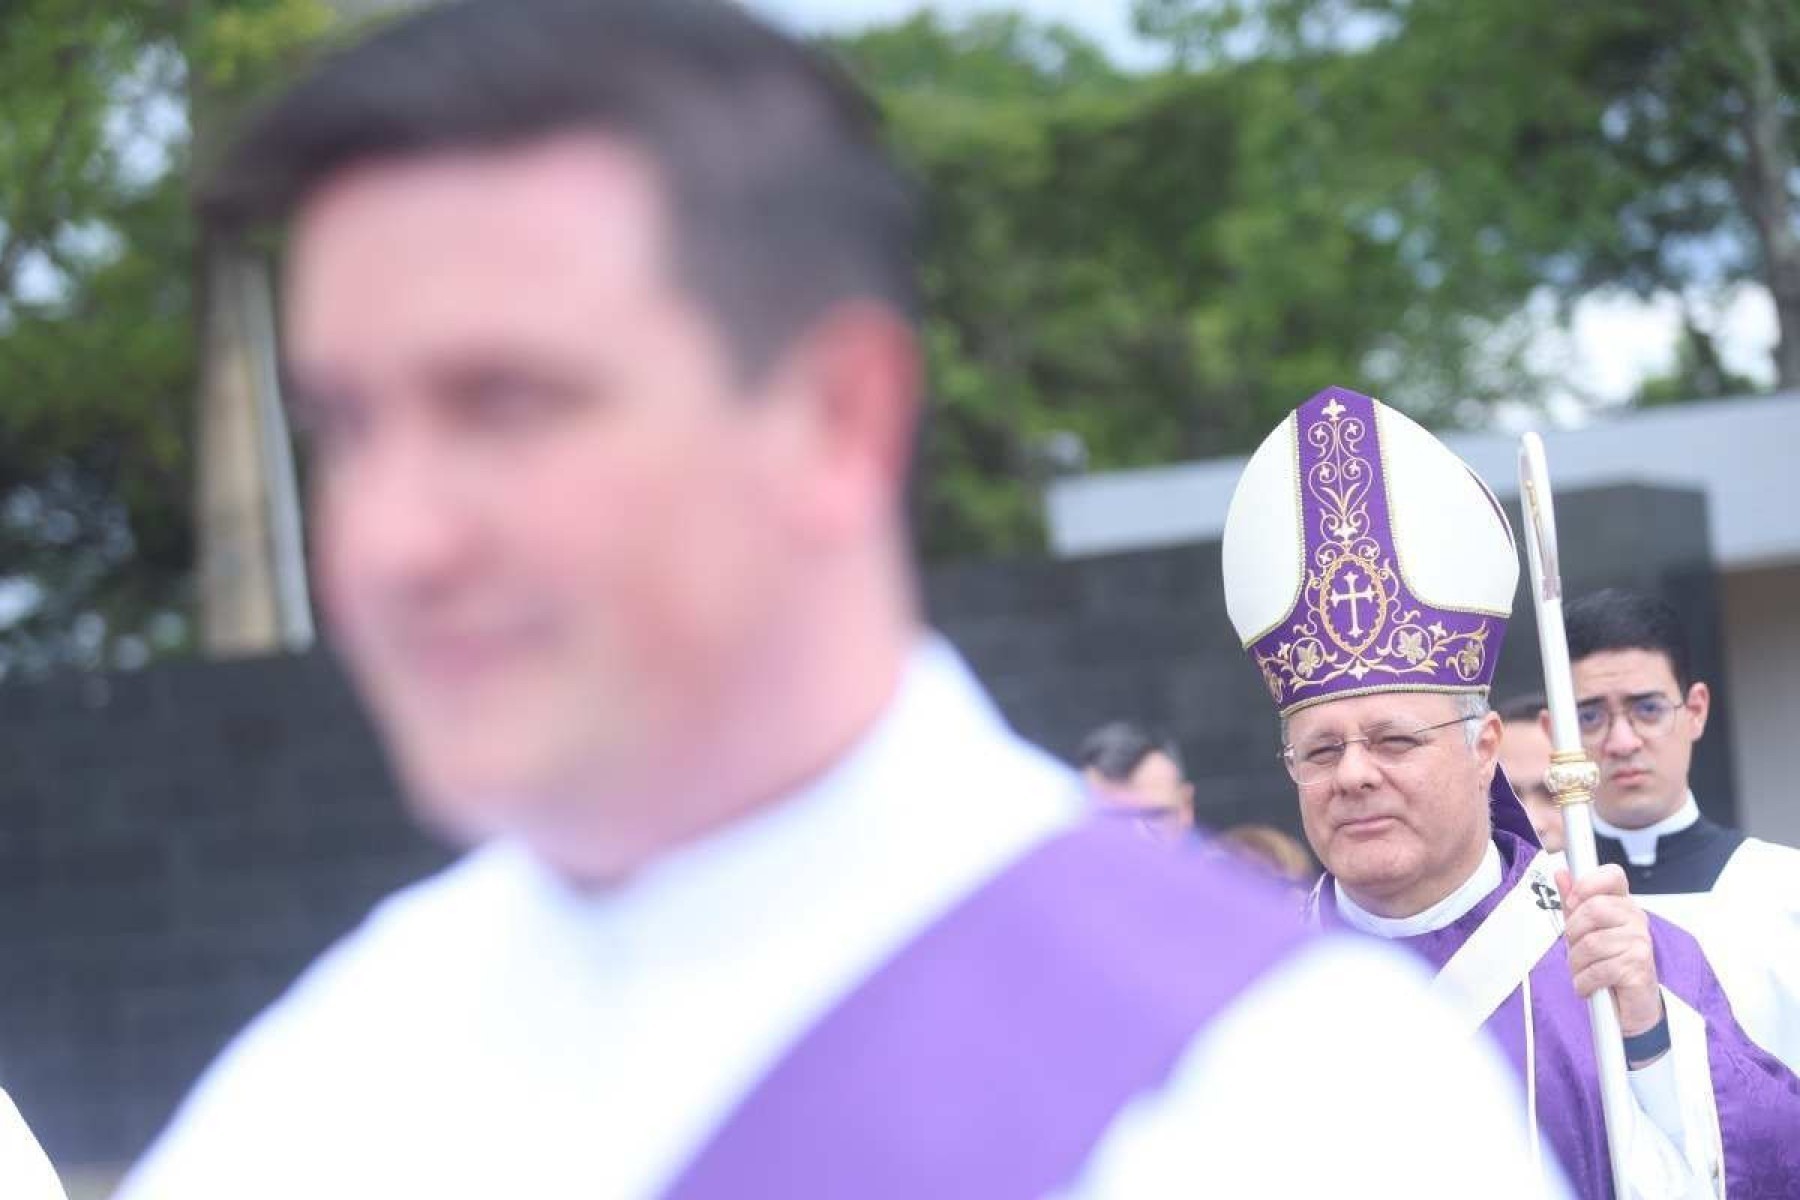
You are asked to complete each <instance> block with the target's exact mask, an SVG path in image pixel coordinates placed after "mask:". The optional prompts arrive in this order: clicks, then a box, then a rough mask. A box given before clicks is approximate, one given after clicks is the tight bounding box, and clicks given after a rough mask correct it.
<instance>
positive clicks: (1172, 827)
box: [1087, 750, 1194, 833]
mask: <svg viewBox="0 0 1800 1200" xmlns="http://www.w3.org/2000/svg"><path fill="white" fill-rule="evenodd" d="M1087 774H1088V782H1089V784H1090V785H1091V786H1092V788H1093V790H1094V791H1095V793H1096V794H1098V795H1099V797H1100V798H1101V799H1102V800H1103V801H1105V802H1106V803H1108V804H1114V805H1117V806H1119V807H1120V808H1125V809H1129V810H1131V812H1132V813H1133V814H1135V815H1137V816H1139V817H1141V818H1142V819H1143V820H1145V821H1146V822H1149V823H1151V824H1153V825H1154V826H1155V827H1156V828H1158V829H1161V830H1166V831H1168V832H1170V833H1178V832H1181V831H1184V830H1188V829H1191V828H1193V825H1194V785H1193V784H1191V783H1189V782H1188V781H1187V778H1186V777H1185V776H1183V775H1182V773H1181V768H1180V767H1179V766H1177V765H1176V763H1175V760H1174V759H1172V758H1170V757H1169V756H1168V755H1167V754H1164V753H1163V752H1162V751H1160V750H1153V751H1151V752H1150V753H1149V754H1147V755H1145V756H1144V761H1143V762H1141V763H1139V764H1138V765H1137V769H1136V770H1134V771H1132V773H1131V776H1130V778H1128V779H1126V780H1125V781H1124V782H1122V783H1121V782H1118V781H1115V780H1110V779H1106V778H1103V777H1102V776H1100V775H1099V774H1098V773H1096V772H1094V771H1093V770H1091V769H1090V770H1089V771H1088V773H1087Z"/></svg>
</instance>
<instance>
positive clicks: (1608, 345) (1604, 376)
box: [746, 0, 1776, 422]
mask: <svg viewBox="0 0 1800 1200" xmlns="http://www.w3.org/2000/svg"><path fill="white" fill-rule="evenodd" d="M746 3H747V4H748V6H749V7H750V8H752V9H755V10H757V11H759V12H761V13H763V14H765V15H766V16H768V17H769V18H771V19H773V20H775V21H777V22H779V23H781V24H784V25H786V26H787V27H788V28H790V29H793V30H795V31H797V32H802V33H814V32H822V31H833V32H848V31H852V30H855V29H858V28H862V27H866V26H868V25H873V24H884V23H887V22H891V21H896V20H899V19H901V18H904V17H906V16H909V15H911V14H912V13H914V12H917V11H919V9H921V8H923V7H931V8H934V9H936V10H937V11H938V12H939V13H941V14H942V15H944V16H945V17H947V18H950V19H952V20H955V19H957V18H962V17H967V16H970V15H973V14H975V13H980V12H986V11H993V10H1011V11H1014V12H1024V13H1027V14H1029V15H1031V16H1033V17H1037V18H1039V19H1042V20H1054V21H1061V22H1063V23H1064V24H1067V25H1069V26H1072V27H1073V28H1075V29H1078V30H1080V31H1081V32H1083V33H1085V34H1086V35H1087V36H1088V37H1090V38H1092V39H1093V40H1094V41H1095V42H1097V43H1098V44H1099V45H1101V46H1102V47H1104V48H1105V49H1106V50H1107V51H1108V52H1109V53H1110V54H1111V55H1112V56H1113V58H1114V59H1115V60H1116V61H1118V62H1121V63H1125V64H1127V65H1136V64H1144V63H1148V62H1150V61H1152V59H1153V57H1154V54H1153V50H1152V48H1151V47H1149V46H1147V45H1146V44H1145V43H1143V42H1142V41H1141V40H1139V39H1138V38H1136V37H1135V36H1134V35H1133V34H1132V32H1131V5H1130V3H1129V0H1008V2H996V0H935V2H934V3H931V4H930V5H923V4H921V3H919V0H746ZM1707 318H1708V321H1709V327H1710V328H1711V330H1712V332H1713V333H1714V335H1715V337H1717V339H1718V341H1719V345H1720V350H1721V353H1722V354H1723V356H1724V359H1725V363H1726V365H1727V366H1729V367H1731V368H1732V369H1733V370H1736V371H1738V372H1740V373H1742V374H1745V375H1748V376H1750V377H1751V378H1753V379H1755V380H1757V381H1758V382H1760V383H1765V384H1766V383H1767V382H1769V381H1770V379H1771V378H1772V377H1773V367H1772V364H1771V362H1770V358H1769V352H1770V349H1771V348H1772V347H1773V346H1774V344H1775V329H1776V327H1775V307H1774V304H1773V303H1772V302H1771V301H1770V298H1769V294H1768V292H1767V291H1766V290H1765V289H1763V288H1761V287H1754V286H1753V287H1745V288H1740V289H1738V290H1737V291H1736V292H1735V293H1734V294H1733V295H1732V296H1730V297H1728V298H1727V299H1726V302H1725V303H1723V304H1721V305H1718V306H1716V311H1708V312H1707ZM1680 329H1681V305H1680V302H1679V300H1678V299H1677V298H1676V297H1675V296H1673V295H1666V296H1658V297H1653V298H1652V299H1650V300H1649V301H1643V300H1639V299H1637V298H1635V297H1631V296H1625V295H1619V296H1604V297H1594V298H1590V299H1588V300H1585V301H1583V302H1582V303H1581V304H1580V305H1578V306H1577V307H1576V309H1575V312H1574V319H1573V322H1572V325H1571V328H1570V329H1569V330H1568V331H1567V332H1558V333H1552V334H1548V335H1546V336H1544V337H1541V338H1539V339H1538V341H1537V343H1536V344H1535V345H1534V346H1533V348H1532V356H1533V359H1534V360H1535V363H1536V365H1538V366H1539V367H1541V368H1545V369H1548V370H1551V371H1553V372H1555V373H1556V374H1557V376H1558V377H1559V378H1562V379H1565V380H1567V381H1568V383H1569V386H1568V387H1567V389H1566V390H1564V391H1563V392H1562V393H1561V394H1560V395H1557V396H1553V397H1552V405H1551V413H1552V415H1553V416H1555V417H1557V418H1558V419H1560V420H1564V421H1569V422H1574V421H1578V420H1580V419H1581V418H1582V416H1583V415H1584V414H1585V412H1586V410H1585V408H1584V406H1583V405H1582V404H1581V403H1580V398H1582V397H1591V398H1597V399H1601V400H1606V401H1620V400H1623V399H1625V398H1626V397H1628V396H1630V395H1631V393H1632V392H1634V391H1635V390H1636V388H1637V386H1638V384H1639V383H1641V382H1642V381H1643V380H1644V379H1646V378H1649V377H1651V376H1654V375H1657V374H1660V373H1662V372H1664V371H1666V370H1667V369H1668V368H1669V367H1670V365H1671V364H1672V362H1673V360H1674V352H1675V345H1676V340H1677V337H1678V335H1679V332H1680Z"/></svg>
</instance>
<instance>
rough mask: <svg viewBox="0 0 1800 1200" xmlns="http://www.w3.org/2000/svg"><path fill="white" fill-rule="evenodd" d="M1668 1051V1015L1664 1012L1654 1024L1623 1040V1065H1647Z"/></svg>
mask: <svg viewBox="0 0 1800 1200" xmlns="http://www.w3.org/2000/svg"><path fill="white" fill-rule="evenodd" d="M1668 1050H1669V1014H1668V1013H1667V1012H1664V1013H1663V1015H1662V1016H1660V1017H1658V1018H1657V1019H1656V1024H1654V1025H1652V1026H1651V1027H1650V1028H1648V1029H1646V1030H1644V1032H1642V1033H1639V1034H1633V1035H1632V1036H1631V1037H1628V1038H1626V1039H1625V1063H1626V1065H1627V1066H1630V1065H1632V1064H1634V1063H1648V1062H1650V1061H1651V1060H1652V1059H1656V1058H1660V1057H1661V1056H1662V1055H1664V1054H1666V1053H1668Z"/></svg>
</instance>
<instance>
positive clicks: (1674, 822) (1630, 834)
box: [1594, 790, 1700, 867]
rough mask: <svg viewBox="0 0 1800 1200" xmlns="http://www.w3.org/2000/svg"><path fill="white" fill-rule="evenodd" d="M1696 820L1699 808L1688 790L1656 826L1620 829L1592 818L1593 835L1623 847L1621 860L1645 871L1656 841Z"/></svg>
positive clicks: (1597, 817)
mask: <svg viewBox="0 0 1800 1200" xmlns="http://www.w3.org/2000/svg"><path fill="white" fill-rule="evenodd" d="M1699 819H1700V806H1699V805H1698V804H1696V803H1695V802H1694V793H1693V792H1692V791H1691V790H1690V791H1689V792H1688V794H1687V799H1686V800H1684V801H1682V804H1681V807H1680V808H1678V809H1676V810H1675V811H1674V812H1672V813H1670V814H1669V815H1668V816H1666V817H1664V818H1663V819H1662V820H1660V821H1658V822H1656V824H1654V825H1646V826H1644V827H1643V828H1642V829H1621V828H1619V826H1617V825H1614V824H1613V823H1612V822H1610V821H1603V820H1601V819H1600V814H1599V813H1598V812H1596V813H1595V814H1594V832H1595V833H1598V834H1601V835H1603V836H1605V837H1609V838H1616V839H1617V840H1618V841H1619V842H1620V843H1622V844H1623V845H1624V847H1625V857H1626V858H1627V859H1628V860H1630V862H1631V865H1632V866H1634V867H1647V866H1649V865H1650V864H1652V863H1654V862H1655V861H1656V842H1657V839H1658V838H1662V837H1666V836H1667V835H1669V834H1671V833H1680V832H1681V831H1682V830H1684V829H1686V828H1687V827H1688V826H1690V825H1692V824H1693V823H1694V822H1695V821H1698V820H1699Z"/></svg>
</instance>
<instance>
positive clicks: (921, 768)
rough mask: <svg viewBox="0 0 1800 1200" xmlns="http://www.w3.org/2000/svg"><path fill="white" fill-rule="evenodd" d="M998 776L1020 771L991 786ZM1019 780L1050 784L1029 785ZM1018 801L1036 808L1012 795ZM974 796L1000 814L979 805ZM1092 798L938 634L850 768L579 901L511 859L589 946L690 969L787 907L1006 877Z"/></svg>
mask: <svg viewBox="0 0 1800 1200" xmlns="http://www.w3.org/2000/svg"><path fill="white" fill-rule="evenodd" d="M1009 746H1010V751H1009V749H1007V748H1006V747H1009ZM996 756H998V758H997V759H996ZM996 762H998V763H999V764H1000V765H1001V767H1002V768H1012V773H1010V774H1007V773H1006V772H1005V771H1004V770H1003V771H1002V777H1001V778H998V779H990V778H989V776H991V775H992V774H993V773H994V767H995V764H996ZM1020 772H1023V773H1024V775H1025V776H1026V778H1028V779H1030V780H1032V781H1033V782H1034V783H1035V782H1036V781H1038V780H1042V781H1044V783H1045V785H1046V786H1042V787H1035V786H1024V785H1022V784H1021V782H1020V774H1019V773H1020ZM1013 790H1020V791H1024V792H1026V793H1028V794H1027V795H1020V796H1016V797H1015V796H1009V795H1007V794H1006V793H1007V792H1009V791H1013ZM992 793H1000V794H999V795H997V796H996V795H993V794H992ZM971 795H985V798H986V799H987V800H989V801H990V802H989V803H973V804H972V803H970V798H971ZM1080 798H1081V792H1080V788H1079V784H1078V782H1077V781H1076V780H1075V779H1074V778H1073V776H1072V775H1071V774H1070V773H1069V772H1068V769H1067V768H1066V767H1064V766H1062V765H1061V764H1060V763H1057V762H1055V761H1054V760H1053V759H1051V758H1049V756H1048V755H1045V754H1043V753H1042V752H1040V751H1038V750H1036V748H1035V747H1030V746H1028V745H1026V744H1024V743H1022V742H1019V741H1017V740H1016V739H1015V738H1014V737H1013V735H1012V733H1011V731H1010V730H1009V729H1008V728H1007V726H1006V724H1005V719H1004V718H1003V717H1002V716H1001V714H1000V712H999V710H998V709H997V708H995V706H994V704H993V702H992V701H991V700H990V699H989V698H988V696H987V695H986V693H985V692H984V691H983V690H982V688H981V685H980V684H979V683H978V682H977V681H976V679H975V677H974V675H973V674H972V673H971V672H970V670H969V668H968V666H967V665H966V664H965V663H964V662H963V660H962V658H961V656H960V655H959V654H958V653H957V652H956V650H955V649H954V648H953V647H952V646H951V645H950V644H949V643H948V642H947V641H945V640H944V639H943V638H942V637H940V636H937V635H935V634H928V635H926V636H924V637H922V638H921V639H920V641H919V643H918V644H917V645H916V646H915V648H914V650H913V651H912V653H911V655H910V657H909V659H908V662H907V665H906V668H905V671H904V672H903V674H902V677H901V679H900V682H899V686H898V687H897V688H896V690H895V693H894V696H893V698H892V699H891V700H890V702H889V704H888V706H887V708H886V709H885V711H884V712H883V713H882V714H881V715H880V717H879V718H878V719H877V720H876V721H875V723H874V724H873V725H872V726H871V727H870V728H869V729H868V730H867V731H865V732H864V734H863V735H862V737H861V738H860V739H859V740H858V741H857V742H856V743H855V744H854V745H853V746H852V747H851V748H850V749H849V750H848V752H846V753H845V754H844V755H843V756H842V757H840V758H839V759H838V760H837V762H836V763H834V764H832V765H831V766H830V767H829V768H827V769H826V770H825V771H824V772H823V773H821V774H820V775H819V776H818V777H816V778H815V779H814V780H812V781H811V782H810V783H808V784H805V785H803V786H802V787H800V788H799V789H797V790H796V791H795V792H793V793H792V794H790V795H788V796H786V797H784V798H783V799H781V800H780V801H778V802H776V803H773V804H770V805H766V806H764V807H762V808H761V809H760V810H759V811H757V812H755V813H753V814H751V815H749V816H747V817H744V818H742V819H740V820H737V821H734V822H732V823H731V824H730V825H727V826H725V827H724V828H722V829H719V830H717V831H715V832H713V833H711V834H709V835H707V836H705V837H702V838H701V839H699V840H697V841H695V842H692V843H689V844H687V845H684V846H681V847H678V848H676V849H674V850H672V851H671V852H669V853H668V854H666V855H664V856H662V857H660V858H658V859H657V860H656V861H655V862H653V863H651V864H649V865H648V866H646V867H645V868H644V869H643V870H641V871H639V872H638V873H637V874H636V875H634V876H632V877H630V878H628V879H625V880H623V881H621V882H619V883H618V884H616V885H614V886H611V887H607V888H602V889H597V890H587V889H580V888H574V887H571V886H570V885H568V884H567V883H566V882H565V881H564V880H562V879H561V878H560V877H558V876H557V875H556V874H555V873H554V872H552V871H551V870H550V869H549V868H548V867H546V866H544V865H543V864H541V863H539V862H537V861H535V859H534V857H533V856H531V855H530V854H529V852H527V851H524V850H523V848H522V847H519V846H517V845H516V844H512V845H511V846H510V847H509V848H510V849H511V850H512V852H513V853H514V854H515V855H516V856H517V857H518V858H522V859H523V860H525V866H526V873H527V875H528V876H530V877H531V879H532V880H533V887H534V890H536V892H537V894H538V895H539V896H540V897H541V898H542V899H544V900H547V901H548V902H549V904H550V906H551V908H552V909H555V910H558V911H560V912H561V913H562V914H563V919H564V920H566V921H569V922H571V923H572V924H573V925H574V926H576V927H578V928H580V929H582V930H583V933H582V934H580V935H578V936H580V937H582V938H584V940H588V941H589V942H590V944H592V943H593V942H595V941H598V942H602V943H605V944H607V946H608V950H609V952H611V953H613V954H619V953H621V952H622V951H623V950H624V947H622V946H619V945H617V944H615V943H614V942H613V938H614V936H615V935H616V934H619V933H622V932H624V931H629V941H630V943H631V946H630V949H631V951H632V956H633V957H635V958H638V959H640V960H641V961H643V960H665V959H669V958H677V957H678V958H683V959H692V958H694V957H696V956H698V957H704V956H706V955H707V954H710V953H713V952H715V951H716V950H717V949H718V948H719V947H720V946H722V945H729V944H732V943H734V942H735V943H738V944H742V943H743V942H745V941H748V940H750V939H752V938H753V937H755V936H756V934H757V931H758V930H759V929H760V928H761V927H762V926H763V925H764V924H765V923H766V922H767V921H768V920H769V919H770V918H771V914H772V913H773V912H774V911H775V910H776V909H777V908H778V907H779V905H777V903H776V902H775V900H774V899H773V897H789V896H796V897H797V896H800V895H804V894H809V893H811V894H819V893H824V894H830V893H832V892H833V891H835V890H840V889H842V888H847V887H856V888H860V889H863V890H872V889H879V888H880V887H882V886H884V885H886V884H889V883H892V884H893V885H894V887H895V889H896V890H897V891H901V892H906V891H909V890H910V888H909V886H908V885H907V882H906V881H905V880H904V879H902V880H889V879H888V878H887V877H888V876H889V875H891V874H894V873H896V872H898V873H899V874H901V875H902V876H904V875H908V874H911V875H918V874H920V873H923V874H925V875H927V876H930V877H932V878H933V879H936V878H938V877H939V876H942V877H945V878H969V879H972V878H975V877H979V875H981V874H983V873H985V872H986V871H988V870H991V869H992V868H993V863H992V862H991V861H990V856H1001V857H1003V856H1004V854H1005V853H1006V851H997V849H996V848H997V847H1011V848H1014V849H1016V848H1017V847H1018V846H1019V845H1021V844H1023V843H1025V842H1028V841H1031V840H1035V839H1036V838H1037V837H1039V836H1042V835H1044V834H1047V833H1049V832H1051V831H1053V830H1054V829H1055V828H1057V827H1060V826H1065V825H1067V824H1071V823H1073V822H1074V821H1075V820H1076V819H1077V818H1079V816H1080V815H1081V805H1080ZM920 858H928V859H929V860H930V863H931V866H930V869H929V870H926V869H925V868H924V867H923V866H921V864H920V862H919V859H920ZM902 864H910V865H902ZM789 915H790V916H791V917H793V918H794V919H795V920H800V919H802V918H803V917H804V913H801V912H796V913H793V914H789Z"/></svg>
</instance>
